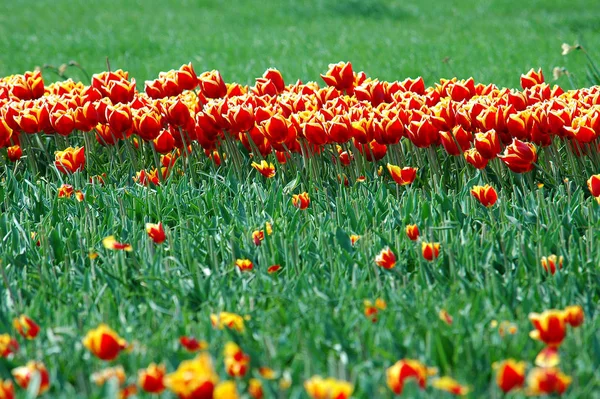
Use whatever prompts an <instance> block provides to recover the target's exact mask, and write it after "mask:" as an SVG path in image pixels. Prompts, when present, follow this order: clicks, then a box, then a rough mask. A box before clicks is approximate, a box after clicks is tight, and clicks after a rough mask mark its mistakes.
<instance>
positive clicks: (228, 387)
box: [199, 381, 240, 399]
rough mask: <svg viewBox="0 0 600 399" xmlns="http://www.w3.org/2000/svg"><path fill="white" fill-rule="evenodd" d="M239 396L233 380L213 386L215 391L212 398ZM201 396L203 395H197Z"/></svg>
mask: <svg viewBox="0 0 600 399" xmlns="http://www.w3.org/2000/svg"><path fill="white" fill-rule="evenodd" d="M239 397H240V396H239V395H238V392H237V388H236V386H235V382H233V381H223V382H221V383H220V384H219V385H217V386H216V387H215V392H214V394H213V399H239ZM203 398H204V396H202V397H199V399H203Z"/></svg>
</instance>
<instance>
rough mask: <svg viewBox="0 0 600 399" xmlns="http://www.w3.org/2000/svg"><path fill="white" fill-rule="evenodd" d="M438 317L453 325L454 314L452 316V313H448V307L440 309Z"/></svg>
mask: <svg viewBox="0 0 600 399" xmlns="http://www.w3.org/2000/svg"><path fill="white" fill-rule="evenodd" d="M438 317H439V319H440V320H441V321H443V322H444V323H446V324H448V325H449V326H450V325H452V322H453V320H452V316H450V313H448V311H447V310H446V309H442V310H440V311H439V313H438Z"/></svg>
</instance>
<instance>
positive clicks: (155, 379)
mask: <svg viewBox="0 0 600 399" xmlns="http://www.w3.org/2000/svg"><path fill="white" fill-rule="evenodd" d="M165 373H166V369H165V365H164V364H160V365H156V364H155V363H151V364H150V365H149V366H148V368H146V369H144V370H140V371H139V373H138V385H139V386H140V387H141V388H142V390H144V391H145V392H148V393H161V392H162V391H164V390H165V384H164V377H165Z"/></svg>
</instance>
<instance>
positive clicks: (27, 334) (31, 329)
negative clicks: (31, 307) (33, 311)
mask: <svg viewBox="0 0 600 399" xmlns="http://www.w3.org/2000/svg"><path fill="white" fill-rule="evenodd" d="M13 327H14V328H15V330H17V331H18V333H19V334H21V336H22V337H23V338H27V339H34V338H35V337H37V335H38V333H39V332H40V326H38V325H37V323H36V322H35V321H33V320H32V319H31V318H30V317H29V316H27V315H21V316H19V317H17V318H16V319H14V320H13Z"/></svg>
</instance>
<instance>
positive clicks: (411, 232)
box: [405, 224, 419, 241]
mask: <svg viewBox="0 0 600 399" xmlns="http://www.w3.org/2000/svg"><path fill="white" fill-rule="evenodd" d="M405 231H406V236H407V237H408V238H409V239H410V240H412V241H416V240H417V239H418V238H419V226H417V225H416V224H408V225H406V229H405Z"/></svg>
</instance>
